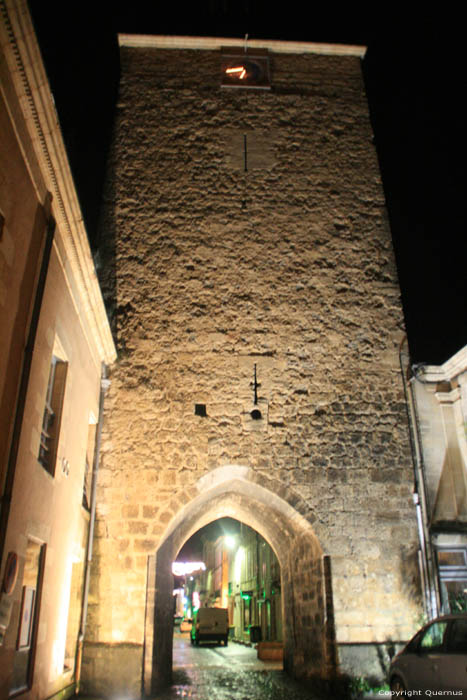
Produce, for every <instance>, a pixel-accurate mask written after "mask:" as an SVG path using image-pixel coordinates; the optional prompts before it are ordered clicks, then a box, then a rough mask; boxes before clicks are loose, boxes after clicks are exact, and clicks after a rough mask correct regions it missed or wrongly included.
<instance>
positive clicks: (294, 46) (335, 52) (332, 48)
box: [118, 34, 366, 58]
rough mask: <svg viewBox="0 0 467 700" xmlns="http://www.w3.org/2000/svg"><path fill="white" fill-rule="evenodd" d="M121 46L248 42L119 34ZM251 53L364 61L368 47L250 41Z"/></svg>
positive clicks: (204, 46)
mask: <svg viewBox="0 0 467 700" xmlns="http://www.w3.org/2000/svg"><path fill="white" fill-rule="evenodd" d="M118 43H119V45H120V46H126V47H130V48H134V49H193V50H198V51H214V50H217V49H221V48H224V47H225V48H227V47H231V48H232V47H236V48H245V39H227V38H221V37H195V36H162V35H150V34H119V35H118ZM246 45H247V50H250V49H268V50H269V51H272V52H273V53H315V54H321V55H324V56H356V57H357V58H364V56H365V53H366V46H354V45H350V44H349V45H347V44H319V43H312V42H307V41H276V40H272V39H248V41H247V42H246Z"/></svg>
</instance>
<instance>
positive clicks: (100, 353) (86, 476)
mask: <svg viewBox="0 0 467 700" xmlns="http://www.w3.org/2000/svg"><path fill="white" fill-rule="evenodd" d="M0 9H1V17H0V48H1V54H0V73H1V75H0V78H1V80H0V84H1V91H0V122H1V123H0V161H1V163H2V171H1V175H0V266H1V271H0V276H1V277H0V279H1V281H0V322H1V333H0V421H1V429H0V457H1V489H2V500H1V519H0V543H1V580H2V589H1V594H0V597H1V600H0V697H1V698H8V697H10V696H11V695H15V694H20V693H21V695H22V697H25V698H41V699H42V698H46V697H51V696H53V695H55V694H56V693H61V697H66V696H67V695H70V694H72V693H74V692H75V688H76V680H77V675H78V673H79V643H78V640H79V637H80V633H82V631H83V622H84V619H83V594H84V580H85V574H86V561H87V556H86V552H87V545H88V532H89V526H90V521H91V520H92V517H93V515H92V508H91V488H90V487H91V481H92V478H91V474H92V469H93V456H94V453H95V445H96V441H97V434H98V423H99V417H100V405H101V394H102V392H101V378H102V364H103V363H104V364H109V363H111V362H112V361H113V360H114V358H115V348H114V344H113V340H112V336H111V333H110V327H109V324H108V321H107V316H106V312H105V308H104V304H103V300H102V296H101V293H100V289H99V286H98V282H97V277H96V273H95V269H94V265H93V262H92V257H91V252H90V249H89V244H88V241H87V237H86V232H85V230H84V226H83V221H82V216H81V213H80V209H79V205H78V200H77V196H76V193H75V190H74V185H73V181H72V177H71V173H70V170H69V166H68V162H67V157H66V153H65V148H64V145H63V142H62V137H61V133H60V128H59V124H58V119H57V115H56V112H55V108H54V102H53V98H52V95H51V93H50V89H49V85H48V81H47V76H46V74H45V70H44V66H43V63H42V60H41V56H40V51H39V47H38V45H37V41H36V38H35V35H34V31H33V27H32V23H31V19H30V16H29V13H28V9H27V3H26V2H22V1H21V0H19V1H18V2H16V1H13V0H12V1H11V2H10V1H9V0H7V1H6V2H2V3H1V4H0ZM87 464H88V467H87V466H86V465H87ZM77 657H78V660H77Z"/></svg>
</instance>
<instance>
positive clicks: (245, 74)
mask: <svg viewBox="0 0 467 700" xmlns="http://www.w3.org/2000/svg"><path fill="white" fill-rule="evenodd" d="M221 86H222V87H237V88H261V89H263V90H269V89H270V87H271V85H270V80H269V57H268V56H255V55H253V54H249V53H239V54H236V55H227V54H224V55H223V56H222V62H221Z"/></svg>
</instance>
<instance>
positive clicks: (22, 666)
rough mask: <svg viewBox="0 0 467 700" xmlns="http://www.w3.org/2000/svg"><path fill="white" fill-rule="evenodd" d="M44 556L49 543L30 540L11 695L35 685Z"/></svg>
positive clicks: (24, 574)
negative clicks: (35, 660)
mask: <svg viewBox="0 0 467 700" xmlns="http://www.w3.org/2000/svg"><path fill="white" fill-rule="evenodd" d="M44 560H45V545H44V544H39V543H37V542H35V541H34V540H28V544H27V548H26V557H25V563H24V572H23V594H22V600H21V612H20V618H19V626H18V636H17V641H16V651H15V657H14V662H13V680H12V684H11V689H10V695H13V694H15V693H18V692H20V691H22V690H27V689H28V688H30V687H31V686H32V681H33V675H34V657H35V649H36V642H37V629H38V625H39V609H40V601H41V589H42V577H43V571H44Z"/></svg>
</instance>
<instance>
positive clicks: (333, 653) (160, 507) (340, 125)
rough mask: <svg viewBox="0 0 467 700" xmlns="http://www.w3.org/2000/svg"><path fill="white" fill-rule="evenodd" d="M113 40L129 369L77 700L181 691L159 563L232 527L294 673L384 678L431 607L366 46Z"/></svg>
mask: <svg viewBox="0 0 467 700" xmlns="http://www.w3.org/2000/svg"><path fill="white" fill-rule="evenodd" d="M120 44H121V65H122V78H121V85H120V95H119V101H118V106H117V115H116V122H115V131H114V142H113V149H112V153H111V157H110V162H109V171H108V180H107V189H106V194H105V201H104V216H103V220H102V239H101V254H102V259H103V261H104V264H103V267H102V273H101V281H102V285H103V290H104V296H105V298H106V303H107V306H108V309H109V310H110V311H111V313H112V324H113V328H114V332H115V337H116V340H117V346H118V350H119V361H118V363H117V364H116V365H115V366H114V368H113V369H112V375H111V378H112V384H111V388H110V391H109V395H108V399H107V401H106V417H105V426H104V434H103V444H102V460H101V467H100V480H99V493H98V504H99V505H98V511H97V532H96V534H97V537H96V542H95V550H96V553H97V560H96V564H97V565H96V566H95V567H93V581H92V586H91V591H92V597H91V599H90V605H89V622H88V636H87V640H86V645H85V653H84V661H83V682H84V686H83V687H84V688H85V689H86V691H87V692H92V693H100V692H106V693H108V692H111V691H116V690H121V689H125V691H126V692H129V693H132V694H134V695H137V694H139V692H140V691H141V685H140V684H141V677H142V676H143V678H144V682H143V685H144V688H145V690H146V692H148V693H149V692H154V691H155V690H156V689H157V688H158V687H160V686H161V685H163V684H165V683H167V682H169V681H170V677H171V659H172V616H173V603H172V574H171V562H172V561H174V560H175V558H176V556H177V553H178V551H179V550H180V548H181V547H182V545H183V544H184V542H186V540H187V539H188V538H189V537H190V536H191V535H192V534H193V533H194V532H196V531H197V530H198V529H200V528H201V527H203V526H204V525H206V524H207V523H209V522H211V521H213V520H216V519H217V518H220V517H224V516H225V517H233V518H236V519H238V520H240V521H242V522H244V523H245V524H246V525H248V526H249V527H251V528H253V529H254V530H256V531H257V532H258V533H259V534H260V535H261V537H263V538H264V540H265V541H267V542H268V544H269V545H270V546H271V547H272V549H273V551H274V553H275V555H276V557H277V560H278V562H279V564H280V570H281V612H282V637H283V644H284V666H285V668H286V669H287V671H289V672H290V673H292V674H294V675H295V676H297V677H304V678H319V679H327V678H332V677H334V676H335V675H336V674H339V673H353V674H356V675H368V674H370V673H373V674H374V675H378V674H379V675H380V676H382V675H383V674H384V664H381V663H380V661H379V659H384V658H387V656H386V650H387V646H388V645H390V644H391V645H392V644H393V643H394V642H396V641H402V640H406V639H407V638H408V637H409V636H410V634H411V633H412V631H413V630H414V628H415V626H416V625H417V623H418V616H419V614H420V609H421V608H420V601H421V597H420V581H419V567H418V555H417V549H418V540H417V524H416V512H415V508H414V505H413V498H412V485H413V473H412V463H411V450H410V444H409V437H408V425H407V413H406V404H405V397H404V388H403V381H402V376H401V372H400V366H399V345H400V343H401V340H402V337H403V320H402V312H401V305H400V299H399V289H398V281H397V275H396V269H395V263H394V258H393V251H392V244H391V236H390V232H389V229H388V223H387V219H386V213H385V202H384V196H383V190H382V185H381V179H380V175H379V169H378V163H377V159H376V153H375V149H374V146H373V143H372V132H371V127H370V123H369V116H368V108H367V103H366V98H365V94H364V88H363V81H362V76H361V58H362V55H363V51H362V50H361V49H359V48H355V47H338V46H327V45H326V46H323V45H314V44H287V43H281V42H250V43H248V45H247V46H246V51H245V46H244V42H238V41H234V40H222V39H219V40H216V39H212V40H208V39H194V38H177V37H165V38H164V37H132V36H121V37H120Z"/></svg>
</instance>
